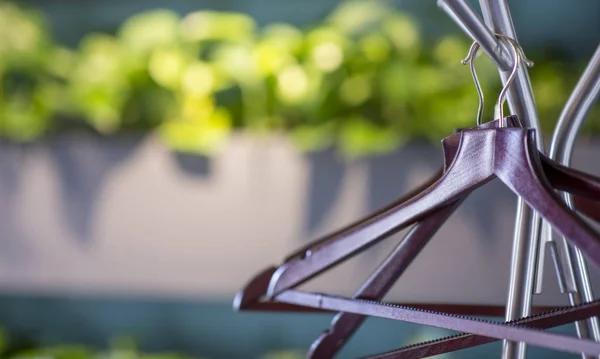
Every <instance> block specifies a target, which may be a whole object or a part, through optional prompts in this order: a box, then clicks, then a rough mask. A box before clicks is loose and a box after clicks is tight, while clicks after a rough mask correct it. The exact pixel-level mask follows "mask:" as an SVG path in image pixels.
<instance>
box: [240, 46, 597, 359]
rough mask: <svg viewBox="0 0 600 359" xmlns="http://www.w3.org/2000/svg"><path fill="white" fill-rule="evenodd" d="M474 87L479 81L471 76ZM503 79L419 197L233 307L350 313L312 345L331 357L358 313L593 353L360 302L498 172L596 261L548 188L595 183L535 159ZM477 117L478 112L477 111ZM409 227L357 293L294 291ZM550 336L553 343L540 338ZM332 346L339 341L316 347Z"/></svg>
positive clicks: (298, 256)
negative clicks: (491, 106) (508, 105)
mask: <svg viewBox="0 0 600 359" xmlns="http://www.w3.org/2000/svg"><path fill="white" fill-rule="evenodd" d="M511 44H512V45H513V48H514V52H515V59H516V61H515V69H516V68H517V66H518V63H519V59H520V54H519V53H518V50H517V47H516V45H515V44H514V43H512V42H511ZM477 48H478V47H477V46H474V47H472V49H471V50H472V51H470V54H471V55H472V56H471V65H472V64H473V62H472V60H473V58H474V54H475V53H476V51H477ZM472 69H473V67H472ZM513 75H514V71H513ZM511 78H512V77H511ZM476 84H477V86H478V82H477V80H476ZM509 85H510V80H509V81H508V82H507V86H506V87H505V88H504V89H503V91H502V92H501V94H500V100H499V102H498V104H497V109H499V111H497V116H496V117H497V118H498V120H496V121H493V122H491V123H488V124H485V125H480V126H478V127H475V128H473V129H469V130H464V131H462V132H460V133H458V134H454V135H452V136H450V137H448V138H446V139H444V140H443V141H442V144H443V150H444V152H443V153H444V163H445V165H444V170H443V171H442V174H441V175H440V177H439V178H438V179H437V180H434V181H431V182H428V183H427V184H426V185H424V186H422V187H423V188H422V190H421V191H420V192H419V193H417V194H416V195H414V196H411V197H410V198H408V199H404V200H402V201H401V202H400V203H398V202H396V203H394V204H392V205H390V206H388V207H387V208H385V209H384V210H382V211H379V212H377V213H376V214H375V215H373V216H370V217H368V218H366V219H365V220H363V221H359V222H357V223H355V224H353V225H351V226H349V227H346V228H345V229H343V230H341V231H338V232H336V233H335V234H333V235H331V236H328V237H326V238H324V239H322V240H319V241H317V242H315V243H313V244H311V245H310V246H308V247H306V248H303V250H302V251H299V252H295V253H294V254H292V255H291V256H288V258H287V259H286V261H285V262H284V263H283V264H282V265H281V266H279V267H278V268H277V269H275V268H269V269H267V270H266V271H264V272H262V273H261V274H260V275H259V276H257V277H256V278H255V279H254V280H253V281H252V282H251V283H250V284H249V285H248V286H246V288H245V289H244V290H243V291H242V292H240V293H239V295H238V296H237V297H236V307H237V308H238V309H241V310H243V309H245V308H248V307H252V306H253V305H258V303H265V301H264V300H263V298H264V297H266V298H268V302H269V303H272V302H282V303H288V304H293V305H300V306H307V307H315V308H326V309H330V310H338V311H344V312H350V313H355V314H347V315H346V314H339V315H338V316H337V317H336V320H334V322H333V324H332V329H333V330H330V331H329V334H324V336H321V340H320V341H318V342H317V343H316V346H313V349H315V348H325V349H322V352H318V351H317V350H316V349H315V350H313V351H312V353H322V354H315V355H316V356H313V357H330V355H333V353H335V351H337V349H339V347H340V346H341V344H343V342H344V341H345V340H346V339H347V338H348V337H349V336H350V335H351V334H352V333H353V332H354V331H355V330H356V328H358V326H359V325H360V323H361V322H362V317H361V315H365V314H367V315H376V316H383V317H387V318H392V319H400V320H405V321H411V320H412V321H413V322H418V323H422V324H427V325H434V326H441V327H444V328H447V329H454V330H460V331H466V332H469V331H470V332H471V333H475V334H482V335H486V336H488V337H494V338H497V339H510V340H516V341H524V342H529V343H531V344H535V345H541V346H547V347H550V348H554V349H558V350H566V351H573V350H574V351H575V352H587V353H593V354H598V353H600V344H598V343H594V342H589V341H586V340H581V339H576V338H569V337H566V338H565V337H564V336H558V335H556V334H550V333H544V332H533V331H528V330H525V329H522V328H517V327H514V326H512V327H508V326H504V327H503V326H502V324H490V323H485V324H483V323H484V322H478V321H473V320H469V319H463V318H456V317H445V316H444V314H439V313H433V314H432V313H429V312H419V311H415V310H412V309H410V308H402V307H391V306H386V305H384V304H381V303H372V302H366V301H364V299H365V298H368V299H372V300H380V299H381V297H382V296H383V295H384V294H385V292H387V290H388V289H389V287H390V286H391V284H392V283H393V282H394V281H395V279H397V278H398V276H399V275H401V274H402V272H403V271H404V269H405V268H406V267H407V266H408V265H409V264H410V262H411V261H412V260H413V259H414V258H415V257H416V255H417V254H418V253H419V252H420V250H421V249H422V248H423V246H424V245H425V243H426V242H427V241H428V240H429V238H431V236H433V234H434V233H435V231H436V230H437V228H439V227H440V226H441V225H442V224H443V223H444V222H445V220H446V219H447V218H448V217H449V216H450V214H451V213H452V212H453V211H454V210H455V209H456V208H457V207H458V205H459V204H460V203H461V202H462V201H463V200H464V199H465V198H466V197H467V196H468V195H469V194H470V193H471V192H472V191H473V190H475V189H476V188H478V187H480V186H482V185H484V184H485V183H487V182H489V181H490V180H491V179H493V178H495V177H498V178H500V180H501V181H502V182H503V183H505V184H506V185H507V186H508V187H509V188H510V189H511V190H512V191H513V192H515V193H516V194H517V195H519V196H521V197H522V198H523V199H524V200H525V201H526V202H527V203H528V204H529V205H530V206H531V207H533V208H534V209H535V210H537V211H538V212H539V213H540V214H541V215H542V216H543V217H544V218H545V219H546V220H548V221H549V222H550V223H551V224H552V225H553V226H554V227H555V229H556V230H557V231H558V232H560V233H561V234H563V235H564V236H565V237H567V238H569V239H570V240H571V241H572V243H574V244H575V245H577V246H578V247H579V248H580V249H581V250H582V252H583V253H585V254H586V255H587V257H588V258H589V259H590V260H592V261H593V262H594V263H595V264H596V265H597V266H599V267H600V236H599V235H598V234H597V233H596V232H595V231H594V230H593V229H592V228H591V227H590V226H589V225H588V224H587V223H586V222H585V221H583V220H582V219H581V218H580V217H579V216H577V215H576V214H575V213H574V212H573V211H571V210H570V209H569V208H568V207H567V206H566V205H565V204H564V202H562V200H560V198H558V196H557V195H556V194H555V192H554V191H555V190H561V191H567V192H570V193H573V194H574V195H578V196H583V197H587V198H593V199H595V200H600V179H599V178H596V177H593V176H590V175H588V174H585V173H583V172H580V171H576V170H573V169H569V168H566V167H564V166H561V165H559V164H558V163H556V162H554V161H553V160H551V159H549V158H547V157H546V156H543V155H541V154H540V153H539V151H538V150H537V149H536V146H535V136H534V130H531V129H524V128H521V127H518V120H517V119H516V118H515V117H508V118H506V119H505V118H504V117H503V116H502V110H501V104H502V102H503V98H504V95H505V91H506V88H508V86H509ZM478 89H479V86H478ZM480 109H481V107H480ZM480 113H481V111H479V114H478V117H480ZM502 120H503V121H502ZM478 122H479V121H478ZM503 122H504V123H503ZM414 223H417V225H416V226H415V227H414V228H413V230H412V231H411V232H410V233H409V234H408V235H407V237H406V238H405V241H406V242H405V241H403V242H402V243H401V244H400V245H399V246H398V248H397V249H396V250H394V252H393V253H392V255H391V256H390V257H388V260H386V261H385V262H384V263H383V264H382V266H380V267H379V268H378V270H377V271H376V272H375V273H374V274H373V275H372V276H371V277H370V278H369V280H367V283H365V285H364V286H363V287H362V288H361V290H359V292H358V293H357V294H356V296H355V298H356V299H348V298H340V297H334V296H327V295H324V294H315V293H306V292H299V291H296V290H293V288H295V287H296V286H298V285H300V284H302V283H304V282H306V281H307V280H309V279H311V278H313V277H314V276H316V275H319V274H320V273H322V272H324V271H326V270H327V269H329V268H330V267H332V266H334V265H336V264H338V263H340V262H341V261H343V260H345V259H347V258H349V257H350V256H352V255H355V254H356V253H358V252H360V251H363V250H364V249H366V248H367V247H368V246H370V245H373V244H375V243H376V242H377V241H379V240H381V239H383V238H385V237H387V236H389V235H390V234H392V233H395V232H397V231H399V230H401V229H403V228H406V227H407V226H410V225H412V224H414ZM594 308H595V309H593V310H592V311H594V310H595V311H596V313H597V310H598V307H594ZM582 312H583V309H582V311H581V313H582ZM419 313H421V314H422V315H421V314H419ZM563 320H564V319H563ZM340 328H341V329H340ZM336 333H340V334H339V335H338V334H336ZM491 334H493V335H491ZM330 338H332V339H330ZM548 340H550V341H549V342H547V343H545V341H548ZM331 342H335V343H336V344H335V345H331V344H327V345H323V344H319V343H331ZM317 355H318V356H317ZM327 355H329V356H327Z"/></svg>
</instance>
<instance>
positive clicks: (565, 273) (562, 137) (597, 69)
mask: <svg viewBox="0 0 600 359" xmlns="http://www.w3.org/2000/svg"><path fill="white" fill-rule="evenodd" d="M599 97H600V45H599V46H598V48H597V49H596V52H595V53H594V55H593V56H592V59H591V60H590V62H589V64H588V66H587V67H586V69H585V71H584V72H583V74H582V75H581V78H580V79H579V82H578V83H577V85H576V86H575V89H574V90H573V92H572V93H571V96H570V97H569V99H568V101H567V103H566V105H565V107H564V109H563V111H562V112H561V114H560V117H559V119H558V123H557V124H556V127H555V129H554V134H553V136H552V141H551V143H550V151H549V156H550V158H552V159H554V160H557V161H558V162H560V163H561V164H563V165H565V166H569V165H570V164H571V159H572V157H573V151H574V147H575V142H576V139H577V135H578V134H579V131H580V129H581V126H582V125H583V123H584V121H585V119H586V117H587V115H588V114H589V112H590V110H591V108H592V107H593V106H594V104H595V103H596V101H597V100H598V98H599ZM561 195H562V197H563V198H564V200H565V202H566V203H567V205H568V206H569V207H570V208H573V199H572V197H571V196H570V195H569V194H568V193H562V194H561ZM542 233H543V236H544V238H543V245H542V246H541V247H540V258H541V259H542V258H543V254H544V245H546V244H550V245H551V246H552V247H551V248H552V249H553V254H554V260H555V263H557V264H558V265H557V274H558V278H559V282H561V281H562V282H563V284H562V285H561V289H563V292H568V294H569V301H570V302H571V304H572V305H577V304H581V303H583V302H591V301H593V300H594V293H593V290H592V283H591V281H590V274H589V270H588V266H587V263H586V260H585V258H584V257H583V255H582V253H581V251H580V250H579V249H578V248H576V247H574V246H571V245H570V244H569V243H567V240H566V239H565V238H564V237H562V236H561V237H560V238H558V240H556V241H555V240H554V239H553V237H552V229H551V227H550V225H549V224H548V223H544V230H543V231H542ZM542 265H543V263H538V278H537V280H536V281H537V286H536V287H537V288H536V290H537V291H541V283H542V271H541V270H539V268H541V266H542ZM559 268H562V270H561V269H559ZM561 272H562V273H561ZM587 322H588V325H587V326H586V325H585V322H577V331H578V334H580V337H581V332H587V333H586V335H587V336H588V337H591V338H593V339H594V340H595V341H600V322H599V320H598V318H597V317H594V318H590V319H588V321H587ZM584 358H586V356H584Z"/></svg>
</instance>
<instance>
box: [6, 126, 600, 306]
mask: <svg viewBox="0 0 600 359" xmlns="http://www.w3.org/2000/svg"><path fill="white" fill-rule="evenodd" d="M0 147H1V148H0V228H2V230H1V231H0V244H1V245H2V247H1V248H0V290H2V291H4V292H19V293H36V294H39V293H48V294H73V293H90V294H102V295H137V294H139V295H148V296H151V297H159V298H162V297H174V298H224V299H228V298H231V299H232V298H233V295H234V293H235V292H236V291H237V290H238V289H240V288H241V287H242V286H243V285H244V283H245V282H246V281H247V280H249V279H250V278H251V276H252V275H253V274H255V273H257V272H258V271H259V270H260V269H262V268H264V267H266V266H268V265H271V264H277V263H278V262H279V261H280V260H281V259H283V257H284V256H285V255H286V254H287V253H289V252H291V251H292V250H294V249H296V248H298V247H300V246H302V245H304V244H306V243H307V241H310V240H313V239H315V238H317V237H319V236H320V235H322V234H325V233H327V232H329V231H331V230H334V229H336V228H338V227H340V226H343V225H344V224H347V223H349V222H351V221H354V220H356V219H358V218H360V217H361V216H363V215H365V214H367V213H369V212H371V211H373V210H375V209H377V208H378V207H380V206H382V205H385V204H386V203H387V202H389V201H391V200H393V199H395V198H397V197H398V196H399V195H401V194H402V193H404V192H406V191H407V190H408V189H410V188H411V187H413V186H416V185H417V184H419V183H421V182H422V181H424V180H425V179H426V178H427V177H428V176H429V175H431V174H433V173H434V172H435V170H436V169H437V168H438V166H439V164H440V163H441V153H440V150H439V149H438V148H436V147H434V146H430V145H426V144H412V145H410V146H408V147H406V148H404V149H402V150H400V151H398V152H396V153H393V154H391V155H388V156H382V157H376V158H370V159H366V160H362V161H357V162H353V163H346V164H344V163H343V162H340V161H338V160H336V157H335V155H334V154H333V153H332V152H324V153H319V154H313V155H302V154H300V153H298V152H297V151H296V150H295V149H294V148H293V147H292V146H291V144H290V143H289V142H287V141H286V139H285V138H270V139H268V140H256V139H252V138H250V137H248V136H245V135H243V134H238V135H236V136H233V137H232V139H231V141H230V143H229V144H228V145H227V147H226V149H225V150H224V151H223V152H222V153H220V154H219V155H218V156H216V157H214V158H212V159H208V158H203V157H198V156H189V155H177V154H174V153H172V152H169V151H168V150H167V149H165V148H164V147H162V146H161V145H160V144H159V143H157V141H156V140H155V139H153V138H152V137H135V136H129V137H128V136H120V137H115V138H110V139H106V138H98V137H94V136H91V135H70V136H66V135H65V136H62V137H59V138H55V139H52V140H50V141H47V142H44V143H38V144H35V145H14V144H6V143H4V144H1V145H0ZM598 153H600V142H598V141H591V140H589V141H581V142H580V146H579V147H578V149H577V151H576V161H575V167H577V168H580V169H584V170H586V171H588V172H590V173H595V174H600V166H599V165H598V161H597V160H596V158H597V156H598ZM515 203H516V200H515V196H514V195H513V194H512V193H511V192H510V191H509V190H508V189H507V188H506V187H504V186H503V185H502V184H501V183H500V182H499V181H494V182H492V183H490V184H488V185H486V186H484V187H482V188H481V189H479V190H478V191H476V192H475V193H474V194H473V195H472V196H471V197H470V198H469V199H468V200H467V201H466V203H464V204H463V205H462V206H461V208H460V209H459V210H458V211H457V213H455V215H454V216H453V217H452V218H451V219H450V221H449V222H448V223H447V224H446V225H445V226H444V227H442V229H441V230H440V231H439V233H438V235H437V236H436V237H435V238H434V239H433V241H432V242H431V243H430V244H429V245H428V246H427V247H426V248H425V250H424V251H423V254H422V256H421V257H420V258H419V259H418V260H416V261H415V263H414V264H413V265H412V266H411V267H410V268H409V269H408V271H407V273H406V275H405V277H403V278H402V279H401V280H400V281H399V282H398V285H397V286H396V288H395V289H394V290H393V291H392V293H391V294H390V295H389V296H388V298H389V299H390V300H396V301H400V300H405V301H428V302H440V301H452V302H466V303H475V302H479V303H494V304H501V303H503V302H504V300H505V298H506V293H507V285H508V268H509V265H510V251H511V244H512V232H513V224H514V212H515ZM399 238H401V237H399V236H398V235H396V236H394V237H392V238H390V239H388V240H386V241H384V242H382V243H381V244H379V245H377V246H375V247H373V248H372V249H370V250H369V251H368V252H366V253H364V254H363V255H361V256H359V257H356V258H355V259H352V260H351V261H349V262H348V263H346V264H344V265H343V266H341V267H340V268H337V269H335V270H332V271H331V273H330V274H328V275H327V276H325V277H323V278H322V279H319V280H316V281H315V282H314V283H311V284H309V285H307V288H310V289H314V290H327V291H330V292H333V293H340V294H351V293H352V292H353V291H354V290H355V289H356V288H357V287H358V286H359V285H360V283H361V282H362V281H363V280H364V279H365V278H366V276H367V275H368V274H369V273H370V271H371V270H372V269H373V268H374V267H375V266H376V265H377V264H378V263H379V262H380V261H381V259H382V258H383V257H384V256H385V255H386V254H387V253H389V250H390V249H391V247H392V246H393V245H395V243H397V241H398V239H399ZM596 272H597V271H596V270H595V269H594V270H593V275H594V276H595V277H596V274H597V273H596ZM596 279H597V278H596ZM595 282H596V284H597V285H598V284H599V283H600V282H599V281H598V280H596V281H595ZM545 284H546V285H545V288H544V295H542V296H539V297H536V299H535V301H536V303H539V304H564V303H566V301H567V299H566V297H565V296H563V295H560V294H559V292H558V289H557V285H556V278H555V275H554V270H553V269H552V268H551V266H550V264H548V265H547V274H546V278H545ZM596 288H600V287H598V286H597V287H596Z"/></svg>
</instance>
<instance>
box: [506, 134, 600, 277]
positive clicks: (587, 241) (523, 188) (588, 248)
mask: <svg viewBox="0 0 600 359" xmlns="http://www.w3.org/2000/svg"><path fill="white" fill-rule="evenodd" d="M533 135H534V133H533V131H531V130H524V129H518V128H512V129H501V130H498V132H497V134H496V151H495V153H496V156H495V159H494V173H495V174H496V175H497V176H498V178H500V179H501V180H502V182H504V183H505V184H506V185H507V186H508V187H509V188H511V190H512V191H513V192H515V193H516V194H517V195H519V196H521V197H522V198H523V199H524V200H525V202H527V204H528V205H530V206H531V207H532V208H534V209H535V210H536V211H537V212H539V213H540V215H541V216H542V217H544V218H545V219H546V220H547V221H548V222H550V224H552V226H553V227H554V228H555V229H556V230H557V231H558V232H560V234H562V235H563V236H564V237H566V238H567V239H568V240H570V241H571V242H572V243H573V244H574V245H576V246H577V247H578V248H579V249H581V251H582V252H583V253H585V254H586V255H587V256H588V258H589V259H590V260H591V261H593V262H594V263H595V264H596V266H598V267H600V239H599V236H598V234H597V233H596V232H595V231H594V230H593V229H592V228H591V227H590V226H589V225H588V224H587V223H586V222H585V221H583V220H582V219H581V218H580V217H579V216H577V215H576V214H575V213H574V212H573V211H571V210H570V209H569V208H568V207H567V206H566V205H565V203H564V202H563V201H562V200H561V199H560V198H559V197H558V195H557V194H556V193H555V192H554V190H553V188H552V187H551V185H550V183H549V182H548V179H547V178H546V177H545V175H544V170H543V167H542V164H541V160H540V157H539V155H538V154H539V151H538V150H537V148H535V145H534V140H535V139H534V137H533Z"/></svg>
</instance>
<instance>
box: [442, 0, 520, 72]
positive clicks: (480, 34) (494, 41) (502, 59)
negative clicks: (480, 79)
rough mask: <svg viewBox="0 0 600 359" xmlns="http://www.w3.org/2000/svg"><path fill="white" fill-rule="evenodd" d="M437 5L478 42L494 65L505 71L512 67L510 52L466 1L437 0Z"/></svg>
mask: <svg viewBox="0 0 600 359" xmlns="http://www.w3.org/2000/svg"><path fill="white" fill-rule="evenodd" d="M438 6H439V7H441V8H442V9H443V10H444V11H445V12H446V13H447V14H448V15H449V16H450V17H451V18H452V19H453V20H454V21H455V22H456V23H457V24H458V26H460V27H461V28H462V29H463V30H464V31H465V32H466V33H467V34H468V35H469V36H470V37H471V38H472V39H473V40H475V41H477V42H478V43H479V45H480V46H481V48H482V49H483V51H485V53H486V54H487V55H488V56H489V57H490V58H491V59H492V61H494V63H495V64H496V66H498V67H499V68H501V69H502V70H505V71H506V70H509V69H510V68H511V67H512V64H513V59H512V58H511V57H510V53H509V52H508V51H507V49H506V48H505V47H504V46H503V44H502V42H501V41H499V40H498V38H497V37H496V36H494V33H493V32H492V31H490V29H489V27H488V26H486V24H485V23H484V22H483V20H481V18H480V17H479V15H478V14H477V13H476V12H475V10H473V8H472V7H471V6H469V4H468V3H467V2H466V1H464V0H438Z"/></svg>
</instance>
